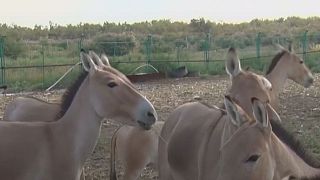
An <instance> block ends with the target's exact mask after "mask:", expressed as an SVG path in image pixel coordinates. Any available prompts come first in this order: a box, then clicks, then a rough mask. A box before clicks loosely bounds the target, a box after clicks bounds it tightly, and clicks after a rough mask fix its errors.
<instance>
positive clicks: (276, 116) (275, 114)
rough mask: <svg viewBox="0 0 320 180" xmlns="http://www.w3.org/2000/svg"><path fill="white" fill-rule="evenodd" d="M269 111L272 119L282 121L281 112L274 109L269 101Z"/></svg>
mask: <svg viewBox="0 0 320 180" xmlns="http://www.w3.org/2000/svg"><path fill="white" fill-rule="evenodd" d="M267 111H268V116H269V119H270V120H274V121H277V122H279V123H281V122H282V120H281V118H280V116H279V114H278V113H277V112H276V110H274V109H273V107H271V105H270V104H269V103H267Z"/></svg>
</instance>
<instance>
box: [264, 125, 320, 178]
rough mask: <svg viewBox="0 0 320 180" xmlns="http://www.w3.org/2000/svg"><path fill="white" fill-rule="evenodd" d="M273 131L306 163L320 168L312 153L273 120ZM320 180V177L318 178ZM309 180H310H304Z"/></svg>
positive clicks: (319, 163) (319, 162)
mask: <svg viewBox="0 0 320 180" xmlns="http://www.w3.org/2000/svg"><path fill="white" fill-rule="evenodd" d="M270 122H271V126H272V131H273V132H274V133H275V134H276V135H277V137H278V138H279V139H280V140H281V141H282V142H283V143H285V144H286V145H287V146H288V147H289V148H290V149H291V150H292V151H294V152H295V153H296V154H297V155H298V156H299V157H300V158H301V159H302V160H304V162H306V163H307V164H308V165H309V166H311V167H313V168H320V161H319V159H317V158H316V157H314V156H313V155H312V154H311V153H310V152H308V151H307V150H306V149H305V148H304V147H303V145H302V144H301V142H300V141H299V140H298V139H297V138H295V137H294V136H293V135H292V134H291V133H289V132H288V131H287V130H286V129H285V128H284V127H283V126H282V125H281V124H279V123H278V122H276V121H275V120H273V119H271V120H270ZM317 177H318V180H320V176H317ZM317 177H315V179H314V178H311V179H310V180H316V179H317ZM304 180H308V178H307V179H306V178H304Z"/></svg>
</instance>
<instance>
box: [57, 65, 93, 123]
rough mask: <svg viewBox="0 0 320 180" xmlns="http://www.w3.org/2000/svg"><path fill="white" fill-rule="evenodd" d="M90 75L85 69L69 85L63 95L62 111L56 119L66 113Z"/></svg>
mask: <svg viewBox="0 0 320 180" xmlns="http://www.w3.org/2000/svg"><path fill="white" fill-rule="evenodd" d="M87 76H88V72H86V71H83V72H82V73H81V74H80V75H79V76H78V79H77V80H76V81H74V83H73V84H72V85H71V86H69V88H68V89H66V91H65V93H64V94H63V95H62V100H61V105H60V111H59V112H58V114H57V115H56V120H57V119H60V118H62V116H64V114H65V113H66V112H67V110H68V109H69V107H70V105H71V103H72V101H73V99H74V97H75V95H76V93H77V91H78V89H79V87H80V86H81V84H82V82H83V80H84V79H85V78H86V77H87Z"/></svg>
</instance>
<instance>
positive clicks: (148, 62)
mask: <svg viewBox="0 0 320 180" xmlns="http://www.w3.org/2000/svg"><path fill="white" fill-rule="evenodd" d="M151 48H152V36H151V34H149V35H148V38H147V42H146V51H147V64H150V62H151V53H152V52H151Z"/></svg>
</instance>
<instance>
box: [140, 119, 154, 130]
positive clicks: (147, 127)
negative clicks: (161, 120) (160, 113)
mask: <svg viewBox="0 0 320 180" xmlns="http://www.w3.org/2000/svg"><path fill="white" fill-rule="evenodd" d="M138 124H139V125H140V127H142V128H143V129H144V130H150V129H151V125H150V124H146V123H144V122H141V121H138Z"/></svg>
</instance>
